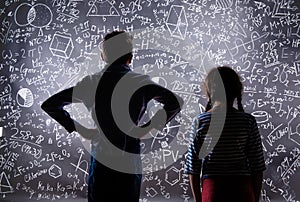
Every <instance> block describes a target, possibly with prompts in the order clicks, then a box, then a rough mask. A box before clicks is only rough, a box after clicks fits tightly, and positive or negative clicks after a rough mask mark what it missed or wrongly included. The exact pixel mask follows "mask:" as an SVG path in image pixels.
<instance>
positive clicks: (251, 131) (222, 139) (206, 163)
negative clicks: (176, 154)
mask: <svg viewBox="0 0 300 202" xmlns="http://www.w3.org/2000/svg"><path fill="white" fill-rule="evenodd" d="M201 169H202V177H203V178H205V177H208V176H212V175H251V174H252V173H255V172H258V171H263V170H265V169H266V167H265V162H264V156H263V150H262V143H261V137H260V134H259V131H258V127H257V124H256V120H255V118H254V117H253V116H252V115H250V114H248V113H245V112H240V111H237V110H236V109H232V110H228V112H227V114H226V116H225V114H224V113H221V112H213V113H210V112H205V113H203V114H200V115H198V116H197V117H196V118H195V119H194V121H193V125H192V127H191V131H190V145H189V148H188V153H187V156H186V163H185V173H187V174H200V173H201Z"/></svg>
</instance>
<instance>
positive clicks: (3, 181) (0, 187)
mask: <svg viewBox="0 0 300 202" xmlns="http://www.w3.org/2000/svg"><path fill="white" fill-rule="evenodd" d="M12 192H13V187H12V186H11V185H10V182H9V180H8V178H7V175H6V174H5V172H2V173H1V174H0V194H4V195H3V197H5V194H8V193H12Z"/></svg>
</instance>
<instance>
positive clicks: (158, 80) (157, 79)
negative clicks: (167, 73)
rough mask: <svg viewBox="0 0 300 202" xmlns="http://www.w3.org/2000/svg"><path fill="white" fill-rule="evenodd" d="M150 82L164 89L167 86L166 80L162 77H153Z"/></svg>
mask: <svg viewBox="0 0 300 202" xmlns="http://www.w3.org/2000/svg"><path fill="white" fill-rule="evenodd" d="M151 80H152V81H154V82H155V83H157V84H159V85H161V86H163V87H165V88H166V87H167V85H168V83H167V81H166V79H165V78H163V77H160V76H156V77H153V78H152V79H151Z"/></svg>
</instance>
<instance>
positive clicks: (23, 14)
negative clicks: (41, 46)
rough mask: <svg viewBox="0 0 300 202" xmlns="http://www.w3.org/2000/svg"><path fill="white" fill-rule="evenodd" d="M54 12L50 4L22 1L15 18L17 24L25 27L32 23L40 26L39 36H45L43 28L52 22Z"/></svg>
mask: <svg viewBox="0 0 300 202" xmlns="http://www.w3.org/2000/svg"><path fill="white" fill-rule="evenodd" d="M52 18H53V13H52V11H51V9H50V8H49V6H47V5H46V4H43V3H37V4H35V5H32V4H29V3H21V4H20V5H19V6H18V7H17V8H16V10H15V14H14V20H15V22H16V24H17V25H19V26H21V27H24V26H28V25H31V26H32V27H35V28H39V34H38V36H43V31H42V28H45V27H47V26H48V25H50V23H51V22H52Z"/></svg>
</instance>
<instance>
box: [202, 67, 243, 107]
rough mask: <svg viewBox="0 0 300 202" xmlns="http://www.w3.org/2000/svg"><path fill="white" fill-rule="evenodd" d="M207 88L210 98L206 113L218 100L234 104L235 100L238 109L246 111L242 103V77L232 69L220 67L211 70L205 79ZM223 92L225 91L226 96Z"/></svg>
mask: <svg viewBox="0 0 300 202" xmlns="http://www.w3.org/2000/svg"><path fill="white" fill-rule="evenodd" d="M205 88H206V93H207V95H208V98H209V101H208V104H207V106H206V111H208V110H209V109H211V107H212V106H211V105H212V103H213V102H215V101H216V100H218V101H226V102H233V101H234V100H235V99H237V105H238V109H239V110H240V111H244V109H243V106H242V103H241V102H242V92H243V84H242V82H241V79H240V76H239V75H238V74H237V73H236V72H235V71H234V70H233V69H232V68H230V67H227V66H220V67H216V68H213V69H212V70H210V72H209V73H208V74H207V76H206V78H205ZM222 91H223V92H224V91H225V95H224V93H222Z"/></svg>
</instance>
